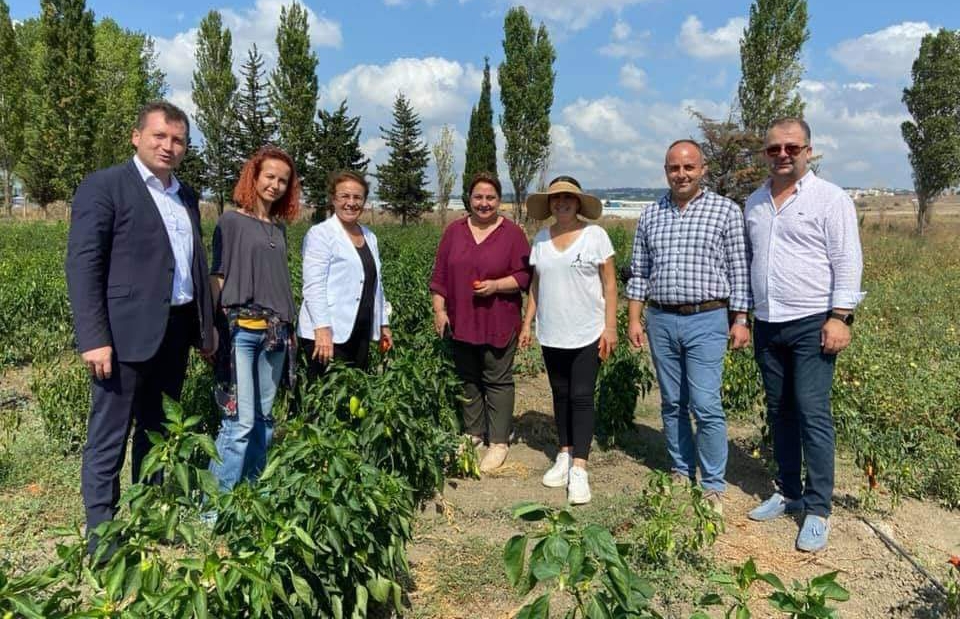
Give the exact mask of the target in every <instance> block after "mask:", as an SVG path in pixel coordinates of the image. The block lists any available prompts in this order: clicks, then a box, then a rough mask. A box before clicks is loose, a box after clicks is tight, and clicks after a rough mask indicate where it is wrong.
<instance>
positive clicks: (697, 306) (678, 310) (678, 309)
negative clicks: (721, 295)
mask: <svg viewBox="0 0 960 619" xmlns="http://www.w3.org/2000/svg"><path fill="white" fill-rule="evenodd" d="M647 305H649V306H650V307H652V308H654V309H658V310H660V311H661V312H668V313H670V314H680V315H682V316H690V315H691V314H699V313H700V312H709V311H710V310H715V309H720V308H721V307H726V306H727V300H726V299H714V300H713V301H701V302H700V303H686V304H684V305H665V304H663V303H658V302H657V301H654V300H653V299H647Z"/></svg>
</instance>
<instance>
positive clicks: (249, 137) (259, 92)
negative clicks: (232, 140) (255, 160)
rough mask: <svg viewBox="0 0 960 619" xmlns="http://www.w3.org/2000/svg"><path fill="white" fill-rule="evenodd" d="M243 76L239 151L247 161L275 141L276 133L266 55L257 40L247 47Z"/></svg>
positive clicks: (242, 70) (238, 108) (237, 146)
mask: <svg viewBox="0 0 960 619" xmlns="http://www.w3.org/2000/svg"><path fill="white" fill-rule="evenodd" d="M240 75H241V76H242V78H243V84H242V85H241V89H240V92H239V93H238V94H237V106H236V107H237V126H236V130H237V136H236V150H237V155H238V156H239V157H240V159H241V160H246V159H247V158H249V157H250V155H252V154H253V153H255V152H256V151H257V150H258V149H259V148H260V147H262V146H264V145H266V144H270V143H272V142H273V140H274V136H275V135H276V132H277V124H276V122H275V121H274V119H273V114H272V113H271V111H270V102H269V100H268V99H267V92H266V88H265V87H266V82H265V81H264V72H263V56H262V55H261V54H260V51H259V50H258V49H257V45H256V43H254V45H253V47H252V48H250V49H249V50H247V60H246V62H244V63H243V66H242V67H241V68H240Z"/></svg>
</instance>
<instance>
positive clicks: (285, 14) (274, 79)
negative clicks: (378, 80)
mask: <svg viewBox="0 0 960 619" xmlns="http://www.w3.org/2000/svg"><path fill="white" fill-rule="evenodd" d="M317 92H318V86H317V55H316V54H314V53H313V52H311V51H310V35H309V32H308V29H307V12H306V9H304V8H303V6H301V5H300V4H299V3H297V2H294V3H293V4H291V5H290V7H289V8H288V7H283V8H282V9H281V10H280V25H279V26H278V27H277V67H276V68H275V69H274V70H273V73H271V75H270V103H271V104H272V106H273V111H274V113H275V114H276V119H277V132H278V137H279V142H280V146H281V147H283V149H284V150H286V151H287V153H289V154H290V157H291V158H292V159H293V161H294V163H295V164H296V166H297V170H298V171H300V172H301V174H302V173H303V171H304V170H305V169H306V164H307V158H308V156H309V153H310V148H311V140H312V139H313V136H314V131H313V117H314V115H315V114H316V109H317ZM314 189H315V188H314Z"/></svg>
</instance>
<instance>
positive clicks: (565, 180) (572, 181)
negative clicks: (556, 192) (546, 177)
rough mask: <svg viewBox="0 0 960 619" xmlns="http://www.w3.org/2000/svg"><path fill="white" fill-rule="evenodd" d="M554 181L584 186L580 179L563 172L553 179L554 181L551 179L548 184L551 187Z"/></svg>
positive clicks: (579, 187)
mask: <svg viewBox="0 0 960 619" xmlns="http://www.w3.org/2000/svg"><path fill="white" fill-rule="evenodd" d="M554 183H570V184H571V185H573V186H574V187H576V188H577V189H583V187H581V186H580V181H578V180H577V179H575V178H573V177H572V176H568V175H566V174H561V175H560V176H558V177H556V178H555V179H553V180H552V181H550V182H549V183H548V184H547V186H548V187H549V186H550V185H552V184H554Z"/></svg>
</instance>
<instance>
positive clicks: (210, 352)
mask: <svg viewBox="0 0 960 619" xmlns="http://www.w3.org/2000/svg"><path fill="white" fill-rule="evenodd" d="M219 347H220V333H219V332H218V331H217V329H216V327H214V329H213V339H211V340H210V346H209V347H207V348H203V349H201V350H200V356H201V357H203V358H204V359H206V360H207V361H209V362H211V363H213V356H214V355H215V354H217V348H219Z"/></svg>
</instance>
